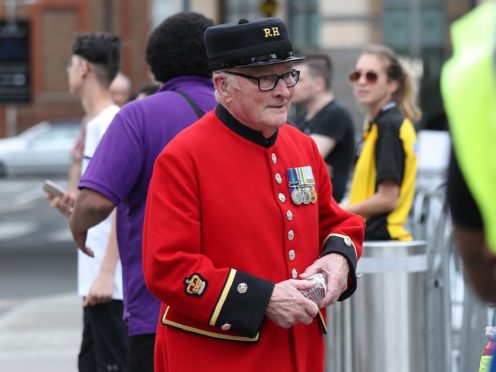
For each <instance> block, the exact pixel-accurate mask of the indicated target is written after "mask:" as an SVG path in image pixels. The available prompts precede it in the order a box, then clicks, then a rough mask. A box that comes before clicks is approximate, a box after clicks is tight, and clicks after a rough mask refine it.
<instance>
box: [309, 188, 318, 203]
mask: <svg viewBox="0 0 496 372" xmlns="http://www.w3.org/2000/svg"><path fill="white" fill-rule="evenodd" d="M310 201H311V202H312V204H315V203H316V202H317V193H316V192H315V188H314V187H312V188H311V189H310Z"/></svg>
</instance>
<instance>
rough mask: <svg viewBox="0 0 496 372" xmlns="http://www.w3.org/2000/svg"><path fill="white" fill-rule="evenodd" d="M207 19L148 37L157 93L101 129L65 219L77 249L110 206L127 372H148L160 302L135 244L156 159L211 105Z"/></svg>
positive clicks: (183, 19)
mask: <svg viewBox="0 0 496 372" xmlns="http://www.w3.org/2000/svg"><path fill="white" fill-rule="evenodd" d="M211 25H213V22H212V21H211V20H210V19H207V18H205V17H204V16H202V15H200V14H197V13H178V14H176V15H174V16H171V17H169V18H167V19H166V20H165V21H163V22H162V23H161V24H160V25H159V26H158V27H157V28H156V29H155V30H154V31H153V33H152V34H151V35H150V38H149V41H148V46H147V50H146V60H147V62H148V64H149V65H150V67H151V71H152V73H153V74H154V75H155V78H156V79H157V80H158V81H160V82H163V83H164V84H163V85H162V87H161V89H160V90H159V91H158V92H157V93H155V94H153V95H151V96H149V97H146V98H144V99H142V100H139V101H134V102H131V103H129V104H127V105H126V106H124V107H123V108H122V109H121V111H120V112H119V114H118V115H116V117H115V119H114V120H113V121H112V124H111V125H110V127H109V128H108V130H107V132H106V134H105V136H104V137H103V139H102V141H101V142H100V145H99V147H98V149H97V151H96V152H95V155H94V157H93V159H92V160H91V163H90V166H89V167H88V169H87V171H86V173H85V174H84V175H83V176H82V178H81V181H80V183H79V188H80V189H81V192H80V193H79V195H78V198H77V200H76V205H75V207H74V212H73V213H72V216H71V219H70V226H71V231H72V234H73V236H74V240H75V242H76V244H77V246H78V247H79V248H80V249H81V250H82V251H83V252H85V253H87V252H86V246H85V242H86V234H87V231H88V229H89V228H90V227H91V226H94V225H95V224H97V223H98V222H100V221H101V220H103V219H104V218H105V217H106V216H107V215H108V214H109V213H110V212H111V211H112V209H113V208H114V207H115V206H117V207H118V208H117V238H118V243H119V254H120V258H121V262H122V272H123V284H124V307H125V308H124V319H125V320H126V321H127V324H128V329H129V355H128V365H129V372H134V371H139V372H143V371H153V350H154V342H155V330H156V325H157V317H158V312H159V306H160V303H159V301H158V300H157V299H156V298H155V297H153V295H152V294H151V293H150V292H149V291H148V289H147V288H146V286H145V282H144V278H143V270H142V261H141V240H142V226H143V219H144V210H145V204H146V196H147V192H148V184H149V182H150V178H151V174H152V170H153V165H154V162H155V158H156V157H157V156H158V154H159V153H160V152H161V150H162V148H163V147H164V146H165V145H166V144H167V143H168V142H169V141H170V140H171V139H172V138H173V137H174V136H175V135H176V134H177V133H179V132H180V131H181V130H182V129H184V128H185V127H187V126H189V125H190V124H192V123H193V122H195V121H196V120H197V119H198V118H199V117H200V116H202V115H203V113H205V112H207V111H210V110H211V109H212V108H213V107H214V106H215V97H214V94H213V85H212V82H211V80H210V74H211V72H210V69H209V68H208V63H207V56H206V51H205V46H204V42H203V33H204V31H205V29H206V28H207V27H209V26H211Z"/></svg>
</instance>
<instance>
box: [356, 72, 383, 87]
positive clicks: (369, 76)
mask: <svg viewBox="0 0 496 372" xmlns="http://www.w3.org/2000/svg"><path fill="white" fill-rule="evenodd" d="M362 75H364V76H365V81H366V82H367V83H370V84H374V83H375V82H376V81H377V79H378V78H379V75H378V74H377V72H375V71H367V72H361V71H353V72H352V73H350V76H349V78H350V81H351V82H353V83H356V82H357V81H358V80H360V78H361V77H362Z"/></svg>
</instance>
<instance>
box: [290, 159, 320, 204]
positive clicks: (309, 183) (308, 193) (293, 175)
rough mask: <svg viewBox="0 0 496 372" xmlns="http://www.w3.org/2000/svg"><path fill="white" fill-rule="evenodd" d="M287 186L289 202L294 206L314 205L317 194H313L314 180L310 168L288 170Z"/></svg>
mask: <svg viewBox="0 0 496 372" xmlns="http://www.w3.org/2000/svg"><path fill="white" fill-rule="evenodd" d="M287 172H288V186H289V192H290V194H291V200H292V201H293V203H294V204H296V205H300V204H310V203H312V204H315V203H316V202H317V193H316V192H315V178H314V176H313V173H312V167H311V166H309V165H307V166H305V167H298V168H288V171H287Z"/></svg>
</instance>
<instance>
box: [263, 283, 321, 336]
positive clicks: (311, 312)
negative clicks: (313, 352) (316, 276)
mask: <svg viewBox="0 0 496 372" xmlns="http://www.w3.org/2000/svg"><path fill="white" fill-rule="evenodd" d="M314 285H315V284H314V283H312V282H309V281H306V280H293V279H289V280H285V281H283V282H280V283H277V284H276V285H275V287H274V291H273V292H272V296H271V298H270V301H269V306H268V307H267V312H266V315H267V317H268V318H269V319H270V320H272V321H273V322H274V323H276V324H277V325H279V326H281V327H282V328H291V327H292V326H294V325H296V324H298V323H303V324H307V325H308V324H310V323H312V320H313V318H314V317H315V316H316V315H317V313H318V312H319V308H318V307H317V305H316V304H315V303H314V302H313V301H310V300H308V299H307V298H305V297H304V296H303V295H302V294H301V293H300V291H299V290H303V289H310V288H312V287H313V286H314Z"/></svg>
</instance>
